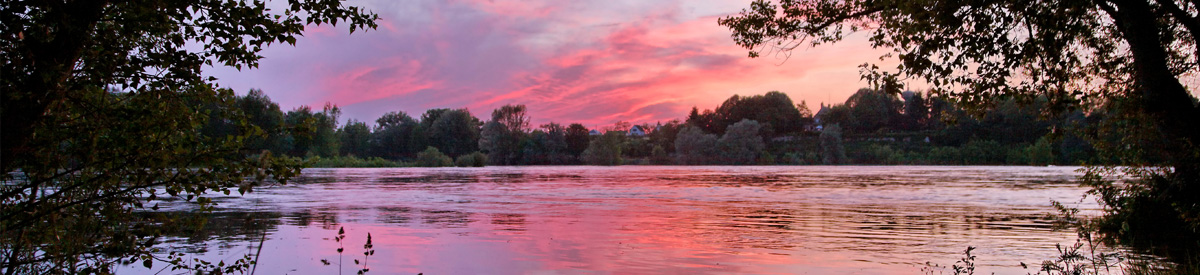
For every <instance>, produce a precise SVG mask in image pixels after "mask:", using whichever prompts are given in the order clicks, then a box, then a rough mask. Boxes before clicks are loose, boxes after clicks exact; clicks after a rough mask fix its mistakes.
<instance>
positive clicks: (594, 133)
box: [588, 129, 603, 136]
mask: <svg viewBox="0 0 1200 275" xmlns="http://www.w3.org/2000/svg"><path fill="white" fill-rule="evenodd" d="M588 135H589V136H599V135H603V134H602V133H600V131H596V129H592V130H591V131H588Z"/></svg>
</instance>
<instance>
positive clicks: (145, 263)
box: [142, 259, 154, 268]
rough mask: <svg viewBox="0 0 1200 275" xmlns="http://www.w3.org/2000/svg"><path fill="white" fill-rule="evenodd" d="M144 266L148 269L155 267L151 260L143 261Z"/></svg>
mask: <svg viewBox="0 0 1200 275" xmlns="http://www.w3.org/2000/svg"><path fill="white" fill-rule="evenodd" d="M142 266H144V267H146V268H150V267H151V266H154V262H153V261H150V260H149V259H146V260H144V261H142Z"/></svg>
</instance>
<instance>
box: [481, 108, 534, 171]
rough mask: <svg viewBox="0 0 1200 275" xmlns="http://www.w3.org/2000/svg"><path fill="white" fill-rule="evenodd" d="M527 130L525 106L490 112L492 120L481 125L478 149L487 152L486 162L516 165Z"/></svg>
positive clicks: (527, 119) (519, 158)
mask: <svg viewBox="0 0 1200 275" xmlns="http://www.w3.org/2000/svg"><path fill="white" fill-rule="evenodd" d="M528 128H529V117H527V116H526V115H525V105H504V106H502V107H500V108H499V109H496V110H494V111H492V119H491V120H489V121H488V122H487V123H484V124H483V129H482V130H481V131H480V138H479V149H480V150H482V151H484V152H487V154H488V160H489V161H491V162H492V163H494V164H498V165H513V164H518V163H519V161H520V160H521V143H522V141H523V140H524V139H525V138H526V136H527V135H528V132H529V131H528V130H529V129H528Z"/></svg>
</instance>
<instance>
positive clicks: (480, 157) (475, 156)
mask: <svg viewBox="0 0 1200 275" xmlns="http://www.w3.org/2000/svg"><path fill="white" fill-rule="evenodd" d="M485 164H487V155H485V154H483V153H481V152H478V151H476V152H474V153H470V154H466V155H461V156H458V158H457V159H454V165H456V166H458V167H483V166H484V165H485Z"/></svg>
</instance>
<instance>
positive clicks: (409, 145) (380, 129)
mask: <svg viewBox="0 0 1200 275" xmlns="http://www.w3.org/2000/svg"><path fill="white" fill-rule="evenodd" d="M417 127H418V123H417V121H416V120H414V119H413V118H412V117H410V116H408V114H407V113H404V112H403V111H396V112H389V113H386V114H384V115H383V116H381V117H379V119H376V120H375V131H374V132H373V134H372V141H373V142H372V144H373V145H374V147H375V150H374V151H375V155H376V156H379V157H383V158H387V159H392V160H399V159H402V158H407V157H412V156H413V154H416V153H417V150H418V149H417V148H418V147H417V146H418V144H416V142H415V141H414V139H413V136H414V135H416V132H415V130H416V129H417Z"/></svg>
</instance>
